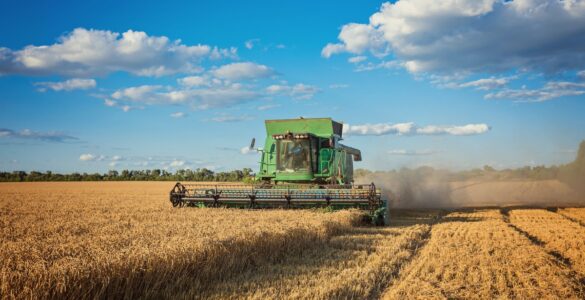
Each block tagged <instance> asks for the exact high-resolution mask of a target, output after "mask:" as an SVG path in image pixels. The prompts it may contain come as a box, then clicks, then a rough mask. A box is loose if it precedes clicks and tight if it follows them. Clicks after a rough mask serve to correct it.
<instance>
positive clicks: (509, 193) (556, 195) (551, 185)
mask: <svg viewBox="0 0 585 300" xmlns="http://www.w3.org/2000/svg"><path fill="white" fill-rule="evenodd" d="M450 189H451V194H450V196H451V203H452V204H453V206H455V207H462V206H463V207H479V206H514V205H534V206H541V207H544V206H553V207H554V206H574V205H579V204H581V205H582V204H585V202H584V201H585V199H584V198H583V197H582V196H581V195H578V194H576V193H575V192H574V191H573V190H572V189H571V188H570V187H569V186H567V185H566V184H565V183H562V182H560V181H558V180H508V181H460V182H452V183H451V184H450Z"/></svg>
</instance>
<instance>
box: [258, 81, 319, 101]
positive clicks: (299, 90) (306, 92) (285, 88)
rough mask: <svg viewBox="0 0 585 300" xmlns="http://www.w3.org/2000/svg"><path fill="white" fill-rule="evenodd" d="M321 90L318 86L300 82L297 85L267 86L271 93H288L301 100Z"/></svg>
mask: <svg viewBox="0 0 585 300" xmlns="http://www.w3.org/2000/svg"><path fill="white" fill-rule="evenodd" d="M320 91H321V90H320V89H319V88H318V87H316V86H312V85H307V84H303V83H298V84H295V85H288V84H273V85H270V86H268V87H267V88H266V92H267V93H268V94H269V95H287V96H290V97H292V98H294V99H299V100H308V99H311V98H313V96H315V94H317V93H318V92H320Z"/></svg>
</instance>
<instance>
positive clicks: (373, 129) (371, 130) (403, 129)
mask: <svg viewBox="0 0 585 300" xmlns="http://www.w3.org/2000/svg"><path fill="white" fill-rule="evenodd" d="M489 130H490V127H489V126H488V125H487V124H467V125H463V126H454V125H450V126H444V125H428V126H423V127H419V126H417V125H415V124H414V123H412V122H409V123H397V124H391V123H379V124H363V125H349V124H344V125H343V134H345V135H374V136H380V135H391V134H394V135H442V134H446V135H475V134H482V133H486V132H488V131H489Z"/></svg>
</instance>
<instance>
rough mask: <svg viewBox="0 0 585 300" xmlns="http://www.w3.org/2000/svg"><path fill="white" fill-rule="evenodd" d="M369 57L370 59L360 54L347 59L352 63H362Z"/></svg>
mask: <svg viewBox="0 0 585 300" xmlns="http://www.w3.org/2000/svg"><path fill="white" fill-rule="evenodd" d="M367 59H368V57H367V56H363V55H359V56H352V57H350V58H348V59H347V61H348V62H350V63H352V64H357V63H361V62H363V61H365V60H367Z"/></svg>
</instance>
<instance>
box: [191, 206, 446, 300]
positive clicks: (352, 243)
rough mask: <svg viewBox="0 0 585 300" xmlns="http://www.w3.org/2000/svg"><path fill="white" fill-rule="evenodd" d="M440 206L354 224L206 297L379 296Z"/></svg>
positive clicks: (344, 297) (395, 274)
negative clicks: (385, 224)
mask: <svg viewBox="0 0 585 300" xmlns="http://www.w3.org/2000/svg"><path fill="white" fill-rule="evenodd" d="M435 217H436V212H433V213H427V214H426V215H423V214H418V216H417V219H414V218H406V219H402V220H401V219H399V218H395V219H393V221H395V222H398V223H400V224H401V225H402V226H401V227H398V226H396V225H395V227H390V228H383V229H380V228H364V227H361V228H360V227H358V228H353V229H351V230H349V231H347V232H345V233H344V234H342V235H339V236H336V237H334V238H332V239H331V240H330V241H329V243H327V244H324V245H323V246H322V247H319V248H313V249H309V250H308V251H306V252H304V253H303V254H302V255H301V256H289V257H288V258H287V259H285V260H284V261H283V262H281V263H279V264H278V265H275V264H271V265H264V266H262V267H261V268H258V269H255V270H253V271H249V272H246V273H243V274H241V275H240V276H238V277H235V278H232V279H230V280H229V281H224V282H221V283H220V284H218V285H217V286H215V287H214V288H213V289H211V290H209V291H206V292H205V293H203V294H200V293H199V292H200V291H195V290H192V291H190V292H189V293H186V294H185V295H183V296H184V297H185V298H191V297H195V298H204V299H209V298H211V299H213V298H216V299H246V298H248V299H370V298H375V297H377V296H379V294H380V293H381V292H382V291H383V290H384V289H385V287H386V286H387V285H388V283H389V282H391V281H392V280H394V278H395V277H396V276H397V274H398V272H399V270H400V266H401V265H402V264H403V263H404V262H405V261H407V260H409V259H410V258H411V257H412V256H413V254H414V253H415V250H416V249H417V248H418V247H419V246H420V244H421V243H422V241H423V240H424V239H425V237H426V236H427V235H428V232H429V230H430V226H429V225H428V224H426V223H430V222H432V221H433V220H434V219H435Z"/></svg>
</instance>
